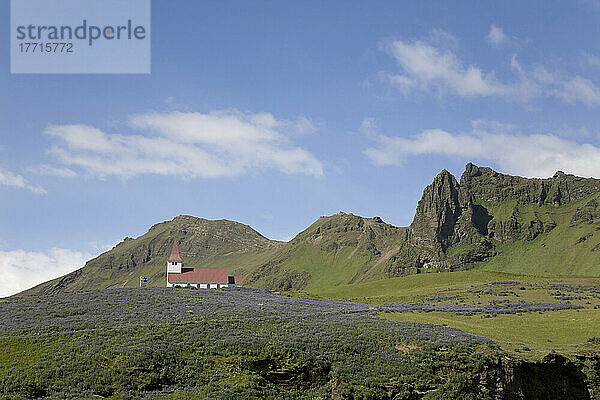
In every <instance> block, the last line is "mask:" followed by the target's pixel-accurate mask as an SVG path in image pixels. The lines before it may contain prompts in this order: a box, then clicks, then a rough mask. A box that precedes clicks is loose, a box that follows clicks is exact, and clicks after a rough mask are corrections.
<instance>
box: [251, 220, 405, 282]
mask: <svg viewBox="0 0 600 400" xmlns="http://www.w3.org/2000/svg"><path fill="white" fill-rule="evenodd" d="M407 246H408V245H407V243H406V229H405V228H398V227H395V226H392V225H389V224H386V223H385V222H383V221H382V220H381V219H380V218H378V217H375V218H363V217H359V216H356V215H353V214H345V213H339V214H336V215H332V216H328V217H321V218H319V219H318V220H317V221H316V222H315V223H314V224H312V225H311V226H310V227H308V228H307V229H306V230H304V231H303V232H301V233H300V234H298V235H297V236H296V237H295V238H294V239H293V240H291V241H290V242H288V243H286V244H285V245H284V246H282V247H280V248H279V249H278V250H276V251H275V253H274V254H273V255H272V256H271V257H270V259H269V261H268V262H266V263H264V264H262V265H260V266H259V267H258V268H257V269H255V270H254V271H253V272H252V273H251V274H250V275H249V276H248V279H247V282H248V283H249V284H252V285H256V286H258V287H267V288H271V289H277V290H288V289H299V288H304V287H308V288H316V287H322V286H332V285H342V284H347V283H352V282H358V281H362V280H368V279H373V278H376V279H377V278H379V279H380V278H382V277H386V276H389V275H387V273H389V268H390V265H391V263H392V261H391V258H392V257H393V256H394V255H396V254H397V253H398V252H399V251H401V249H402V248H403V247H407ZM412 272H413V273H414V271H412Z"/></svg>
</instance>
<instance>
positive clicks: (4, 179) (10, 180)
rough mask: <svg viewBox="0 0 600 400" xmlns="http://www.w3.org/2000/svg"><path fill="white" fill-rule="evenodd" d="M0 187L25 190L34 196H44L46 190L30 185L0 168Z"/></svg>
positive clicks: (22, 178)
mask: <svg viewBox="0 0 600 400" xmlns="http://www.w3.org/2000/svg"><path fill="white" fill-rule="evenodd" d="M0 185H4V186H10V187H13V188H19V189H27V190H29V191H30V192H32V193H35V194H46V193H47V192H46V189H44V188H43V187H41V186H37V185H31V184H30V183H29V182H27V180H26V179H25V178H24V177H22V176H21V175H18V174H15V173H12V172H10V171H7V170H5V169H2V168H0Z"/></svg>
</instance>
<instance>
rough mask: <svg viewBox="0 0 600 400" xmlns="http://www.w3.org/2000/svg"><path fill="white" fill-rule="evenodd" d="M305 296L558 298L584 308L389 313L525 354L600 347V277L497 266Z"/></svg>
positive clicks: (459, 300) (483, 300)
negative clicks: (486, 339) (534, 273)
mask: <svg viewBox="0 0 600 400" xmlns="http://www.w3.org/2000/svg"><path fill="white" fill-rule="evenodd" d="M295 295H299V296H307V297H317V298H329V299H335V300H343V301H354V302H360V303H364V304H386V303H396V302H401V303H406V302H417V303H422V302H424V303H426V304H430V305H444V304H455V305H480V304H481V305H486V304H506V303H513V304H517V303H522V302H525V303H528V302H535V303H552V302H560V303H564V304H571V305H578V306H581V307H583V308H582V309H578V310H562V311H555V312H554V311H553V312H544V313H524V314H523V313H516V314H515V313H509V314H498V315H493V316H491V315H488V316H484V315H477V314H475V315H461V314H460V313H459V314H457V313H453V312H436V311H433V312H432V311H429V312H423V311H414V312H408V313H385V314H382V316H383V317H385V318H391V319H393V320H398V321H414V322H427V323H434V324H442V325H447V326H452V327H455V328H457V329H461V330H464V331H465V332H469V333H473V334H475V335H481V336H485V337H489V338H491V339H493V340H494V341H496V342H497V343H499V344H500V345H501V346H502V348H503V350H504V351H506V352H508V353H509V354H513V355H514V356H518V357H520V358H525V359H530V360H539V359H541V358H542V357H543V356H545V355H546V354H548V353H550V352H551V351H552V350H555V351H557V352H559V353H561V354H567V355H569V356H573V355H577V354H579V355H581V354H587V353H593V352H598V350H600V348H599V347H598V345H599V344H600V339H599V340H598V343H592V342H588V339H590V338H594V337H600V328H599V327H600V278H574V277H571V278H565V277H556V276H555V277H539V276H531V275H515V274H508V273H502V272H492V271H480V270H474V271H457V272H443V273H438V274H422V275H413V276H406V277H402V278H393V279H385V280H380V281H374V282H368V283H362V284H354V285H342V286H335V287H328V288H325V287H324V288H315V289H309V290H306V291H305V292H299V293H295Z"/></svg>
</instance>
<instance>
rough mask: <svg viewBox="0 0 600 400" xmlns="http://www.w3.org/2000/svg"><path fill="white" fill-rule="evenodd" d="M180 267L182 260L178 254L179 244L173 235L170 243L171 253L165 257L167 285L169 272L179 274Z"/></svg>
mask: <svg viewBox="0 0 600 400" xmlns="http://www.w3.org/2000/svg"><path fill="white" fill-rule="evenodd" d="M182 268H183V260H182V259H181V255H180V254H179V244H178V243H177V238H176V237H174V238H173V244H172V245H171V254H169V258H167V286H170V283H169V274H180V273H181V272H182V271H181V269H182Z"/></svg>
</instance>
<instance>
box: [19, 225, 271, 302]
mask: <svg viewBox="0 0 600 400" xmlns="http://www.w3.org/2000/svg"><path fill="white" fill-rule="evenodd" d="M174 236H175V237H177V239H178V241H179V248H180V251H181V255H182V257H183V259H184V262H185V265H187V266H197V267H200V266H213V265H214V262H216V261H217V260H218V261H220V262H221V263H223V262H225V263H227V260H235V262H232V263H230V264H229V265H228V267H229V268H230V270H231V272H232V273H242V274H243V270H244V267H245V266H246V265H245V264H244V263H245V262H247V260H249V262H250V263H251V264H253V265H254V264H256V263H259V262H260V260H262V259H263V258H264V257H267V256H268V255H269V254H270V253H269V252H271V251H273V250H275V249H277V248H279V247H281V245H282V243H281V242H277V241H273V240H269V239H267V238H265V237H264V236H262V235H261V234H260V233H258V232H256V231H255V230H254V229H252V228H250V227H249V226H247V225H243V224H240V223H238V222H233V221H227V220H216V221H215V220H206V219H202V218H196V217H192V216H188V215H181V216H178V217H175V218H174V219H173V220H171V221H165V222H162V223H158V224H156V225H154V226H152V227H151V228H150V229H149V230H148V232H147V233H146V234H144V235H143V236H140V237H138V238H136V239H132V238H125V239H124V240H123V241H122V242H121V243H119V244H118V245H116V246H115V247H114V248H112V249H111V250H109V251H107V252H105V253H103V254H101V255H99V256H98V257H96V258H94V259H92V260H90V261H88V262H87V263H86V265H85V266H84V267H83V268H81V269H79V270H77V271H75V272H72V273H70V274H68V275H65V276H64V277H61V278H58V279H54V280H52V281H49V282H46V283H43V284H41V285H38V286H36V287H34V288H32V289H29V290H28V291H26V293H52V292H55V291H62V290H67V291H72V290H83V289H96V288H109V287H132V286H137V285H138V284H139V281H138V280H139V277H140V276H146V277H148V283H149V284H150V285H152V286H163V285H164V284H165V266H166V259H167V256H168V254H169V251H170V249H171V244H172V243H173V237H174ZM241 256H245V257H241ZM242 258H243V259H242ZM214 266H217V265H214Z"/></svg>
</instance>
